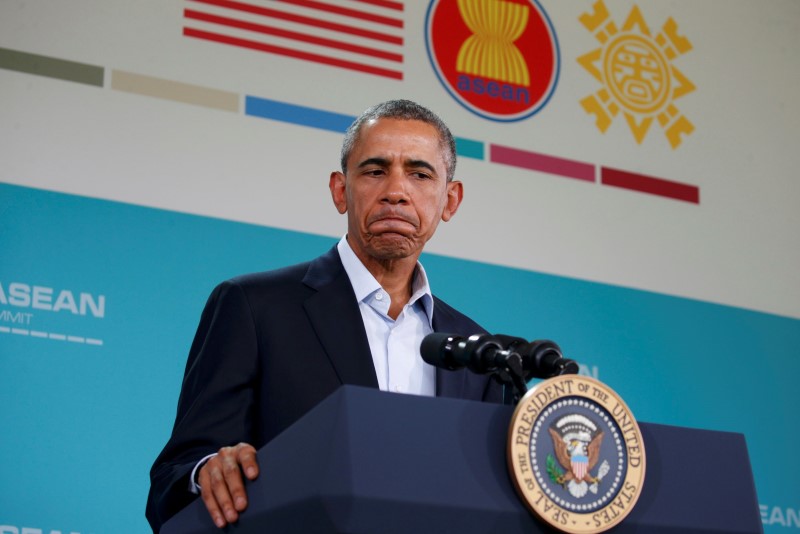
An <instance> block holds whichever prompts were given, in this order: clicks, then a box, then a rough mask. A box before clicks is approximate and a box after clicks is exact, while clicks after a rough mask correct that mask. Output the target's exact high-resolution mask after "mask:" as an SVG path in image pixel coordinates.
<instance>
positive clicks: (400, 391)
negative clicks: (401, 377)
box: [394, 386, 403, 393]
mask: <svg viewBox="0 0 800 534" xmlns="http://www.w3.org/2000/svg"><path fill="white" fill-rule="evenodd" d="M394 390H395V391H396V392H397V393H402V392H403V386H395V387H394Z"/></svg>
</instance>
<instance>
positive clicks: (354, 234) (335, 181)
mask: <svg viewBox="0 0 800 534" xmlns="http://www.w3.org/2000/svg"><path fill="white" fill-rule="evenodd" d="M330 189H331V195H332V196H333V202H334V204H335V205H336V208H337V209H338V210H339V213H347V235H348V242H349V243H350V246H351V247H352V248H353V250H354V251H355V253H356V255H357V256H359V258H361V260H362V261H364V262H365V263H366V262H367V261H369V260H370V259H373V260H379V261H385V260H396V259H402V258H407V257H413V259H414V260H416V258H417V257H419V254H420V253H421V252H422V248H423V246H424V245H425V243H426V242H427V241H428V239H430V238H431V236H433V233H434V231H435V230H436V226H437V225H438V224H439V220H440V219H441V220H443V221H448V220H450V218H451V217H452V216H453V214H455V212H456V210H457V209H458V206H459V204H460V203H461V197H462V185H461V183H460V182H457V181H452V182H447V170H446V166H445V160H444V154H443V151H442V149H441V146H440V143H439V135H438V132H437V131H436V128H434V127H433V126H431V125H430V124H427V123H425V122H421V121H415V120H398V119H378V120H376V121H372V122H368V123H366V124H364V126H363V127H362V128H361V133H360V135H359V137H358V139H357V142H356V143H355V145H354V147H353V150H352V152H351V153H350V157H349V159H348V161H347V176H345V175H343V174H342V173H340V172H334V173H332V174H331V178H330Z"/></svg>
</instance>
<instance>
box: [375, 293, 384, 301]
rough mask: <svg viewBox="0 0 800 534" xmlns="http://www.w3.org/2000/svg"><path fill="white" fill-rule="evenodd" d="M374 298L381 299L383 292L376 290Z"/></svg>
mask: <svg viewBox="0 0 800 534" xmlns="http://www.w3.org/2000/svg"><path fill="white" fill-rule="evenodd" d="M375 300H383V293H381V292H378V293H376V294H375Z"/></svg>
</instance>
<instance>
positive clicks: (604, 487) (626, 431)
mask: <svg viewBox="0 0 800 534" xmlns="http://www.w3.org/2000/svg"><path fill="white" fill-rule="evenodd" d="M645 463H646V462H645V451H644V443H643V441H642V434H641V432H640V430H639V426H638V425H637V424H636V420H635V419H634V417H633V414H632V413H631V411H630V410H629V409H628V407H627V405H626V404H625V403H624V402H623V400H622V399H621V398H620V397H619V395H617V394H616V393H615V392H614V391H613V390H612V389H611V388H609V387H608V386H606V385H605V384H603V383H602V382H600V381H598V380H595V379H593V378H589V377H585V376H578V375H561V376H557V377H554V378H550V379H548V380H545V381H543V382H541V383H540V384H538V385H536V386H535V387H534V388H533V389H531V390H530V391H528V393H526V394H525V396H524V397H523V398H522V399H521V400H520V402H519V404H518V405H517V408H516V410H515V411H514V416H513V417H512V419H511V426H510V428H509V434H508V465H509V471H510V474H511V479H512V480H513V482H514V485H515V486H516V489H517V493H518V494H519V495H520V497H521V498H522V500H523V502H524V503H525V504H526V505H527V507H528V508H529V509H530V510H531V512H532V513H533V514H534V515H535V516H537V517H539V518H540V519H541V520H542V521H545V522H546V523H548V524H550V525H551V526H552V527H554V528H556V529H557V530H560V531H562V532H568V533H574V534H583V533H592V534H593V533H597V532H604V531H606V530H608V529H610V528H612V527H614V526H615V525H617V524H619V523H620V522H621V521H622V520H623V519H625V517H626V516H627V515H628V514H629V513H630V512H631V510H632V509H633V507H634V505H635V504H636V501H637V500H638V498H639V495H640V494H641V491H642V485H643V483H644V475H645Z"/></svg>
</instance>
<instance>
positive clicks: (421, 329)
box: [337, 236, 436, 397]
mask: <svg viewBox="0 0 800 534" xmlns="http://www.w3.org/2000/svg"><path fill="white" fill-rule="evenodd" d="M337 249H338V251H339V256H340V257H341V259H342V265H344V270H345V271H346V272H347V276H348V278H350V284H352V286H353V291H355V294H356V300H357V301H358V309H359V311H360V312H361V318H362V319H363V320H364V329H365V330H366V332H367V340H368V341H369V348H370V352H372V361H373V363H374V364H375V374H376V375H377V376H378V387H380V389H381V390H382V391H392V392H395V393H411V394H415V395H428V396H431V397H432V396H433V395H435V394H436V369H435V368H434V367H433V366H432V365H429V364H427V363H425V361H423V359H422V356H420V352H419V346H420V344H421V343H422V339H423V338H424V337H425V336H426V335H428V334H430V333H431V332H433V296H432V295H431V290H430V286H429V285H428V277H427V276H426V275H425V269H423V268H422V264H420V263H419V262H417V267H416V269H415V271H414V279H413V281H412V284H411V299H410V300H409V301H408V303H407V304H406V305H405V306H404V307H403V310H402V311H401V312H400V314H399V315H398V316H397V319H392V318H391V317H389V306H390V305H391V299H390V297H389V294H388V293H387V292H386V291H385V290H384V289H383V288H382V287H381V285H380V284H379V283H378V281H377V280H376V279H375V277H374V276H372V274H371V273H370V272H369V271H368V270H367V268H366V267H364V264H363V263H361V260H359V259H358V257H357V256H356V255H355V252H353V249H352V248H350V244H349V243H348V242H347V236H345V237H343V238H342V239H341V240H340V241H339V244H338V245H337Z"/></svg>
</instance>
